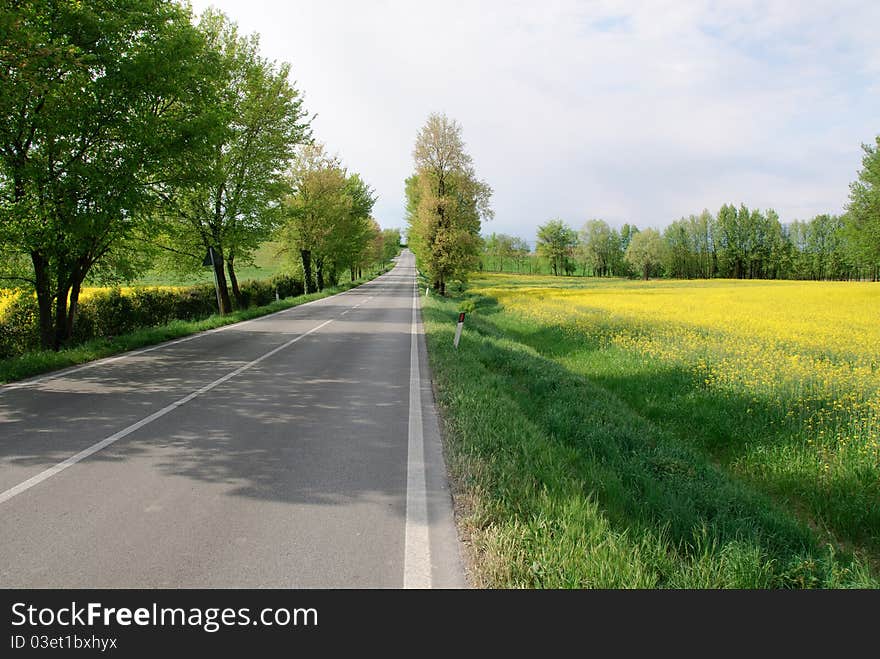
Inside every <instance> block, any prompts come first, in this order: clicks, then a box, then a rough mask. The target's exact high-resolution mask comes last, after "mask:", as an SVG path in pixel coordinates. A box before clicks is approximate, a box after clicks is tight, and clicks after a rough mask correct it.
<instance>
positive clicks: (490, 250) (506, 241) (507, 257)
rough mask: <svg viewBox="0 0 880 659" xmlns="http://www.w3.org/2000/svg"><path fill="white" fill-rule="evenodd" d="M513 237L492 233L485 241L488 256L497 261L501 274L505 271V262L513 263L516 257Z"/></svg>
mask: <svg viewBox="0 0 880 659" xmlns="http://www.w3.org/2000/svg"><path fill="white" fill-rule="evenodd" d="M514 241H515V238H513V236H508V235H507V234H504V233H491V234H489V237H488V238H486V241H485V249H486V255H487V256H488V257H489V258H490V259H494V260H495V264H496V266H497V268H498V271H499V272H503V271H504V262H505V261H513V257H514Z"/></svg>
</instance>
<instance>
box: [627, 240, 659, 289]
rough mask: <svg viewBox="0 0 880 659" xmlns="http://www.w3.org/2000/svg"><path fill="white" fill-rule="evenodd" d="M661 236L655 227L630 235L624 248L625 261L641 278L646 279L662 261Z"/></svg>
mask: <svg viewBox="0 0 880 659" xmlns="http://www.w3.org/2000/svg"><path fill="white" fill-rule="evenodd" d="M663 253H664V244H663V238H662V237H661V236H660V233H659V232H658V231H657V230H656V229H645V230H644V231H640V232H639V233H637V234H635V235H633V236H632V238H631V239H630V242H629V247H627V248H626V256H625V258H626V261H627V263H629V264H630V265H631V266H632V267H633V269H635V271H636V272H638V273H641V275H642V279H644V280H647V279H648V277H649V276H650V274H651V273H652V272H653V271H654V270H656V269H657V267H658V266H659V265H660V264H661V263H662V262H663Z"/></svg>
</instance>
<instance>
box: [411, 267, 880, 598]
mask: <svg viewBox="0 0 880 659" xmlns="http://www.w3.org/2000/svg"><path fill="white" fill-rule="evenodd" d="M536 283H537V284H538V285H537V286H536ZM551 283H552V282H546V281H539V280H537V278H529V277H513V276H502V277H499V276H492V277H482V278H478V279H476V280H475V281H474V283H473V285H472V286H471V288H470V289H469V290H468V291H467V292H466V293H465V294H464V295H459V297H458V298H451V299H442V298H439V297H436V296H431V297H430V298H427V299H425V298H423V300H424V303H423V304H424V317H425V323H426V334H427V340H428V346H429V353H430V356H431V364H432V369H433V372H434V377H435V380H436V385H437V390H438V401H439V403H440V406H441V409H442V412H443V418H444V420H445V421H444V423H445V425H446V427H447V433H446V435H447V454H448V455H447V459H448V462H449V465H450V471H451V473H452V476H453V481H454V488H455V491H456V498H457V501H458V502H459V506H460V508H461V515H460V522H461V526H462V529H463V531H464V533H465V536H466V537H467V538H468V541H469V544H470V545H471V547H472V549H473V554H474V556H475V569H476V578H477V582H478V585H481V586H488V587H537V588H541V587H544V588H547V587H549V588H566V587H573V588H597V587H598V588H631V587H632V588H842V587H865V588H876V587H878V585H880V583H878V580H877V576H876V574H877V569H876V566H877V564H878V563H877V557H878V551H877V532H878V523H877V521H876V515H877V510H878V508H880V507H878V501H877V498H876V497H877V495H876V489H872V488H871V482H872V481H870V479H869V478H867V477H872V478H873V483H876V482H877V470H876V468H875V469H874V470H873V471H869V472H868V473H867V474H866V475H865V476H861V477H860V479H859V480H856V481H852V480H850V481H847V480H846V479H845V478H842V476H841V474H837V476H836V478H835V479H832V480H831V481H829V480H824V481H823V480H822V479H821V478H819V477H818V476H813V477H811V475H810V472H808V471H806V472H805V471H803V470H801V471H798V468H797V467H795V468H792V466H791V465H790V464H788V462H787V461H788V460H789V459H790V457H791V455H792V454H793V448H792V447H797V448H798V450H801V454H800V455H801V462H803V461H804V460H805V459H806V458H805V457H804V456H808V455H810V453H809V451H810V450H812V451H814V453H815V452H816V449H815V448H814V449H809V445H808V444H807V443H806V441H805V439H804V435H803V433H802V432H800V433H799V432H795V431H794V430H793V429H794V427H795V426H794V425H793V424H794V423H795V421H793V420H791V419H789V422H788V424H789V425H788V426H786V427H783V428H780V426H778V425H771V424H769V423H768V422H767V421H768V419H778V418H779V416H780V415H779V410H777V409H775V405H776V403H777V401H775V400H773V399H769V398H766V399H763V400H762V396H763V395H764V394H766V393H767V392H766V391H764V390H758V391H751V392H749V393H750V395H745V396H743V395H735V393H736V392H737V391H738V392H739V394H742V393H744V392H745V389H742V388H741V389H739V390H735V389H732V388H730V387H727V386H726V383H724V382H722V383H720V384H714V383H713V384H712V385H710V386H707V385H706V383H705V382H704V381H703V380H704V378H702V379H701V378H699V377H696V376H695V371H694V370H693V369H692V368H691V367H690V365H689V364H688V363H687V360H685V359H676V358H662V357H657V356H652V355H651V354H649V353H647V352H645V351H644V350H643V348H644V346H642V345H641V344H637V343H632V342H626V341H618V342H615V341H614V340H613V339H614V337H615V336H617V335H618V334H621V333H622V334H623V335H625V336H630V335H632V334H633V332H634V330H635V329H639V327H640V326H639V322H644V319H643V318H639V317H637V314H630V315H627V314H625V313H615V312H614V310H610V311H609V309H607V308H603V307H602V306H601V303H600V302H598V301H597V300H595V299H590V300H588V302H589V304H600V306H599V307H590V308H592V309H593V311H592V312H590V311H587V310H586V308H585V307H589V304H588V303H587V302H583V304H582V305H581V306H580V307H578V306H577V305H576V304H575V303H574V301H573V299H572V298H569V299H564V300H563V301H562V302H561V304H560V305H559V307H558V308H557V307H556V306H554V300H553V294H554V289H553V288H551V287H550V286H549V284H551ZM667 283H668V282H667ZM703 284H705V282H702V283H699V284H697V283H693V284H691V288H689V287H688V286H686V285H684V283H675V285H674V286H673V288H674V289H675V290H676V296H675V298H676V299H678V298H684V300H683V303H684V304H687V303H688V300H687V296H688V294H689V291H690V292H691V294H693V291H694V290H698V288H699V286H701V285H703ZM566 285H567V286H568V287H569V288H573V289H584V288H585V287H586V288H588V289H590V288H593V287H595V286H598V287H599V288H598V289H597V292H598V293H599V294H605V293H607V292H608V291H607V287H608V286H611V287H615V288H616V289H618V290H617V295H618V296H622V298H623V299H622V301H621V300H618V302H617V304H618V311H619V308H620V307H622V306H625V304H628V303H630V302H631V300H630V299H629V297H631V296H633V295H638V294H639V293H638V292H639V291H641V292H644V291H645V287H643V286H642V285H641V284H640V283H635V282H621V281H618V282H611V283H610V284H606V283H595V282H584V281H583V280H582V281H581V282H578V283H577V284H575V283H573V282H571V280H568V281H567V282H566ZM720 285H723V284H716V286H720ZM807 285H809V283H807ZM603 287H606V288H603ZM536 288H537V289H542V290H536ZM661 288H662V287H661V285H660V284H657V285H656V288H655V289H651V290H661ZM710 288H711V287H710ZM711 290H715V289H711ZM739 290H740V291H742V290H745V289H739ZM634 291H635V292H634ZM594 292H596V291H594ZM728 292H729V291H728ZM581 293H584V291H583V290H581ZM542 295H543V300H542V299H541V296H542ZM520 296H522V297H520ZM611 299H612V298H609V300H611ZM499 300H504V303H503V304H501V303H499ZM523 300H527V301H528V303H529V304H530V305H531V306H532V308H533V309H538V310H544V311H546V310H547V309H551V310H552V311H553V313H552V314H548V315H546V316H545V317H543V318H542V314H541V313H538V312H537V311H536V312H535V313H530V312H527V311H524V310H523V309H522V308H520V307H519V306H518V302H520V301H523ZM690 302H691V303H692V302H693V300H691V301H690ZM608 304H612V302H611V301H609V302H608ZM462 305H465V306H468V307H471V306H472V307H473V312H472V313H470V314H469V315H468V319H467V321H466V330H465V333H464V336H463V337H462V341H461V344H460V347H459V349H458V350H457V351H456V350H454V349H453V348H452V343H453V334H454V327H455V320H456V316H457V311H458V310H459V308H460V307H461V306H462ZM729 309H730V307H729V306H728V310H729ZM566 312H567V314H568V316H566ZM590 313H592V314H593V316H594V317H593V318H592V320H593V321H595V322H594V323H592V324H589V323H588V324H586V325H585V324H584V320H585V318H587V319H589V318H590ZM575 321H580V323H579V322H575ZM600 321H601V322H600ZM660 325H664V326H672V325H675V323H674V322H673V321H672V320H671V318H670V319H666V320H665V321H663V322H662V323H660ZM641 329H644V326H641ZM667 329H668V327H667ZM627 332H629V333H630V334H627ZM704 334H705V335H706V336H707V337H711V338H713V339H715V338H717V337H716V332H712V331H709V330H705V332H704ZM673 335H674V336H678V335H677V334H673ZM660 336H661V338H662V336H668V335H662V334H661V335H660ZM648 347H649V348H650V347H651V346H648ZM700 347H705V346H703V345H701V346H700ZM826 352H827V351H826ZM679 353H680V351H679V352H677V353H675V354H674V356H678V355H679ZM705 355H706V352H705V350H704V351H703V352H702V353H701V356H705ZM826 356H827V354H826ZM739 384H740V385H742V384H743V383H742V382H740V383H739ZM784 416H785V415H784V414H783V415H782V417H784ZM780 446H781V447H784V450H782V449H779V447H780ZM785 447H787V448H785ZM803 447H806V448H803ZM826 448H827V447H826ZM762 461H763V462H762ZM866 464H868V463H867V462H865V461H862V462H858V461H856V465H855V466H854V467H853V469H854V471H856V472H859V473H861V472H862V471H864V470H865V465H866ZM835 465H836V466H835V468H836V469H838V470H839V469H842V467H841V466H840V465H839V464H837V463H835ZM779 474H785V475H786V476H785V477H784V478H782V477H777V475H779ZM811 478H812V479H811ZM786 484H787V485H786ZM843 484H845V485H846V486H848V487H845V486H843ZM829 494H830V496H829ZM811 497H812V498H811ZM823 497H824V502H823V503H822V504H821V505H820V503H819V502H820V501H823ZM831 501H833V503H830V502H831ZM823 506H824V507H823Z"/></svg>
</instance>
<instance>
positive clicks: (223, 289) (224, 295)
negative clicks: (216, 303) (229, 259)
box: [214, 250, 232, 316]
mask: <svg viewBox="0 0 880 659" xmlns="http://www.w3.org/2000/svg"><path fill="white" fill-rule="evenodd" d="M216 251H217V252H219V251H220V250H216ZM214 258H215V261H214V274H215V275H217V288H218V289H219V290H220V315H221V316H225V315H226V314H228V313H229V312H230V311H232V301H231V300H230V299H229V285H228V284H227V283H226V273H225V272H224V270H223V254H222V253H221V254H219V258H218V257H217V256H215V257H214Z"/></svg>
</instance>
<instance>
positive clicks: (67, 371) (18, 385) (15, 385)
mask: <svg viewBox="0 0 880 659" xmlns="http://www.w3.org/2000/svg"><path fill="white" fill-rule="evenodd" d="M391 272H392V271H390V270H389V271H388V272H386V273H385V274H383V275H379V276H378V277H376V278H375V279H372V280H370V281H368V282H367V283H365V284H361V285H360V286H358V287H356V288H352V289H349V291H343V292H342V293H337V294H336V295H331V296H329V297H322V298H320V299H317V300H312V301H311V302H303V303H302V304H298V305H296V306H295V307H289V308H287V309H282V310H281V311H276V312H274V313H270V314H266V315H265V316H257V317H256V318H251V319H250V320H243V321H241V322H239V323H231V324H229V325H223V326H222V327H215V328H214V329H210V330H204V331H202V332H196V333H195V334H191V335H190V336H184V337H182V338H179V339H173V340H171V341H165V342H163V343H159V344H157V345H154V346H150V347H149V348H141V349H139V350H134V351H132V352H123V353H122V354H121V355H115V356H112V357H104V358H102V359H96V360H95V361H91V362H88V363H87V364H83V365H82V366H73V367H70V368H64V369H61V370H59V371H55V372H53V373H50V374H48V375H42V376H37V377H35V378H29V379H27V380H22V381H21V382H10V383H9V384H3V385H0V396H2V395H3V394H4V393H5V392H7V391H13V390H15V389H23V388H25V387H30V386H32V385H35V384H42V383H43V382H48V381H50V380H57V379H58V378H63V377H66V376H68V375H73V374H74V373H79V372H80V371H85V370H86V369H89V368H95V367H96V366H104V365H106V364H112V363H114V362H118V361H121V360H123V359H128V358H129V357H136V356H137V355H143V354H145V353H148V352H153V351H154V350H161V349H163V348H170V347H171V346H174V345H177V344H179V343H186V342H187V341H192V340H194V339H200V338H202V337H203V336H209V335H211V334H215V333H217V332H223V331H225V330H228V329H238V328H241V327H244V326H245V325H248V324H249V323H255V322H258V321H262V320H267V319H269V318H272V317H273V316H278V315H281V314H283V313H290V312H293V311H296V310H297V309H302V308H303V307H308V306H310V305H313V304H319V303H321V302H325V301H326V300H332V299H333V298H335V297H337V296H344V295H346V293H349V292H350V291H354V290H357V289H358V288H367V287H375V286H377V285H379V280H380V279H382V278H383V277H385V275H387V274H390V273H391ZM361 304H363V302H361ZM357 306H358V307H359V306H360V304H358V305H357ZM354 308H355V309H356V308H357V307H354Z"/></svg>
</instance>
